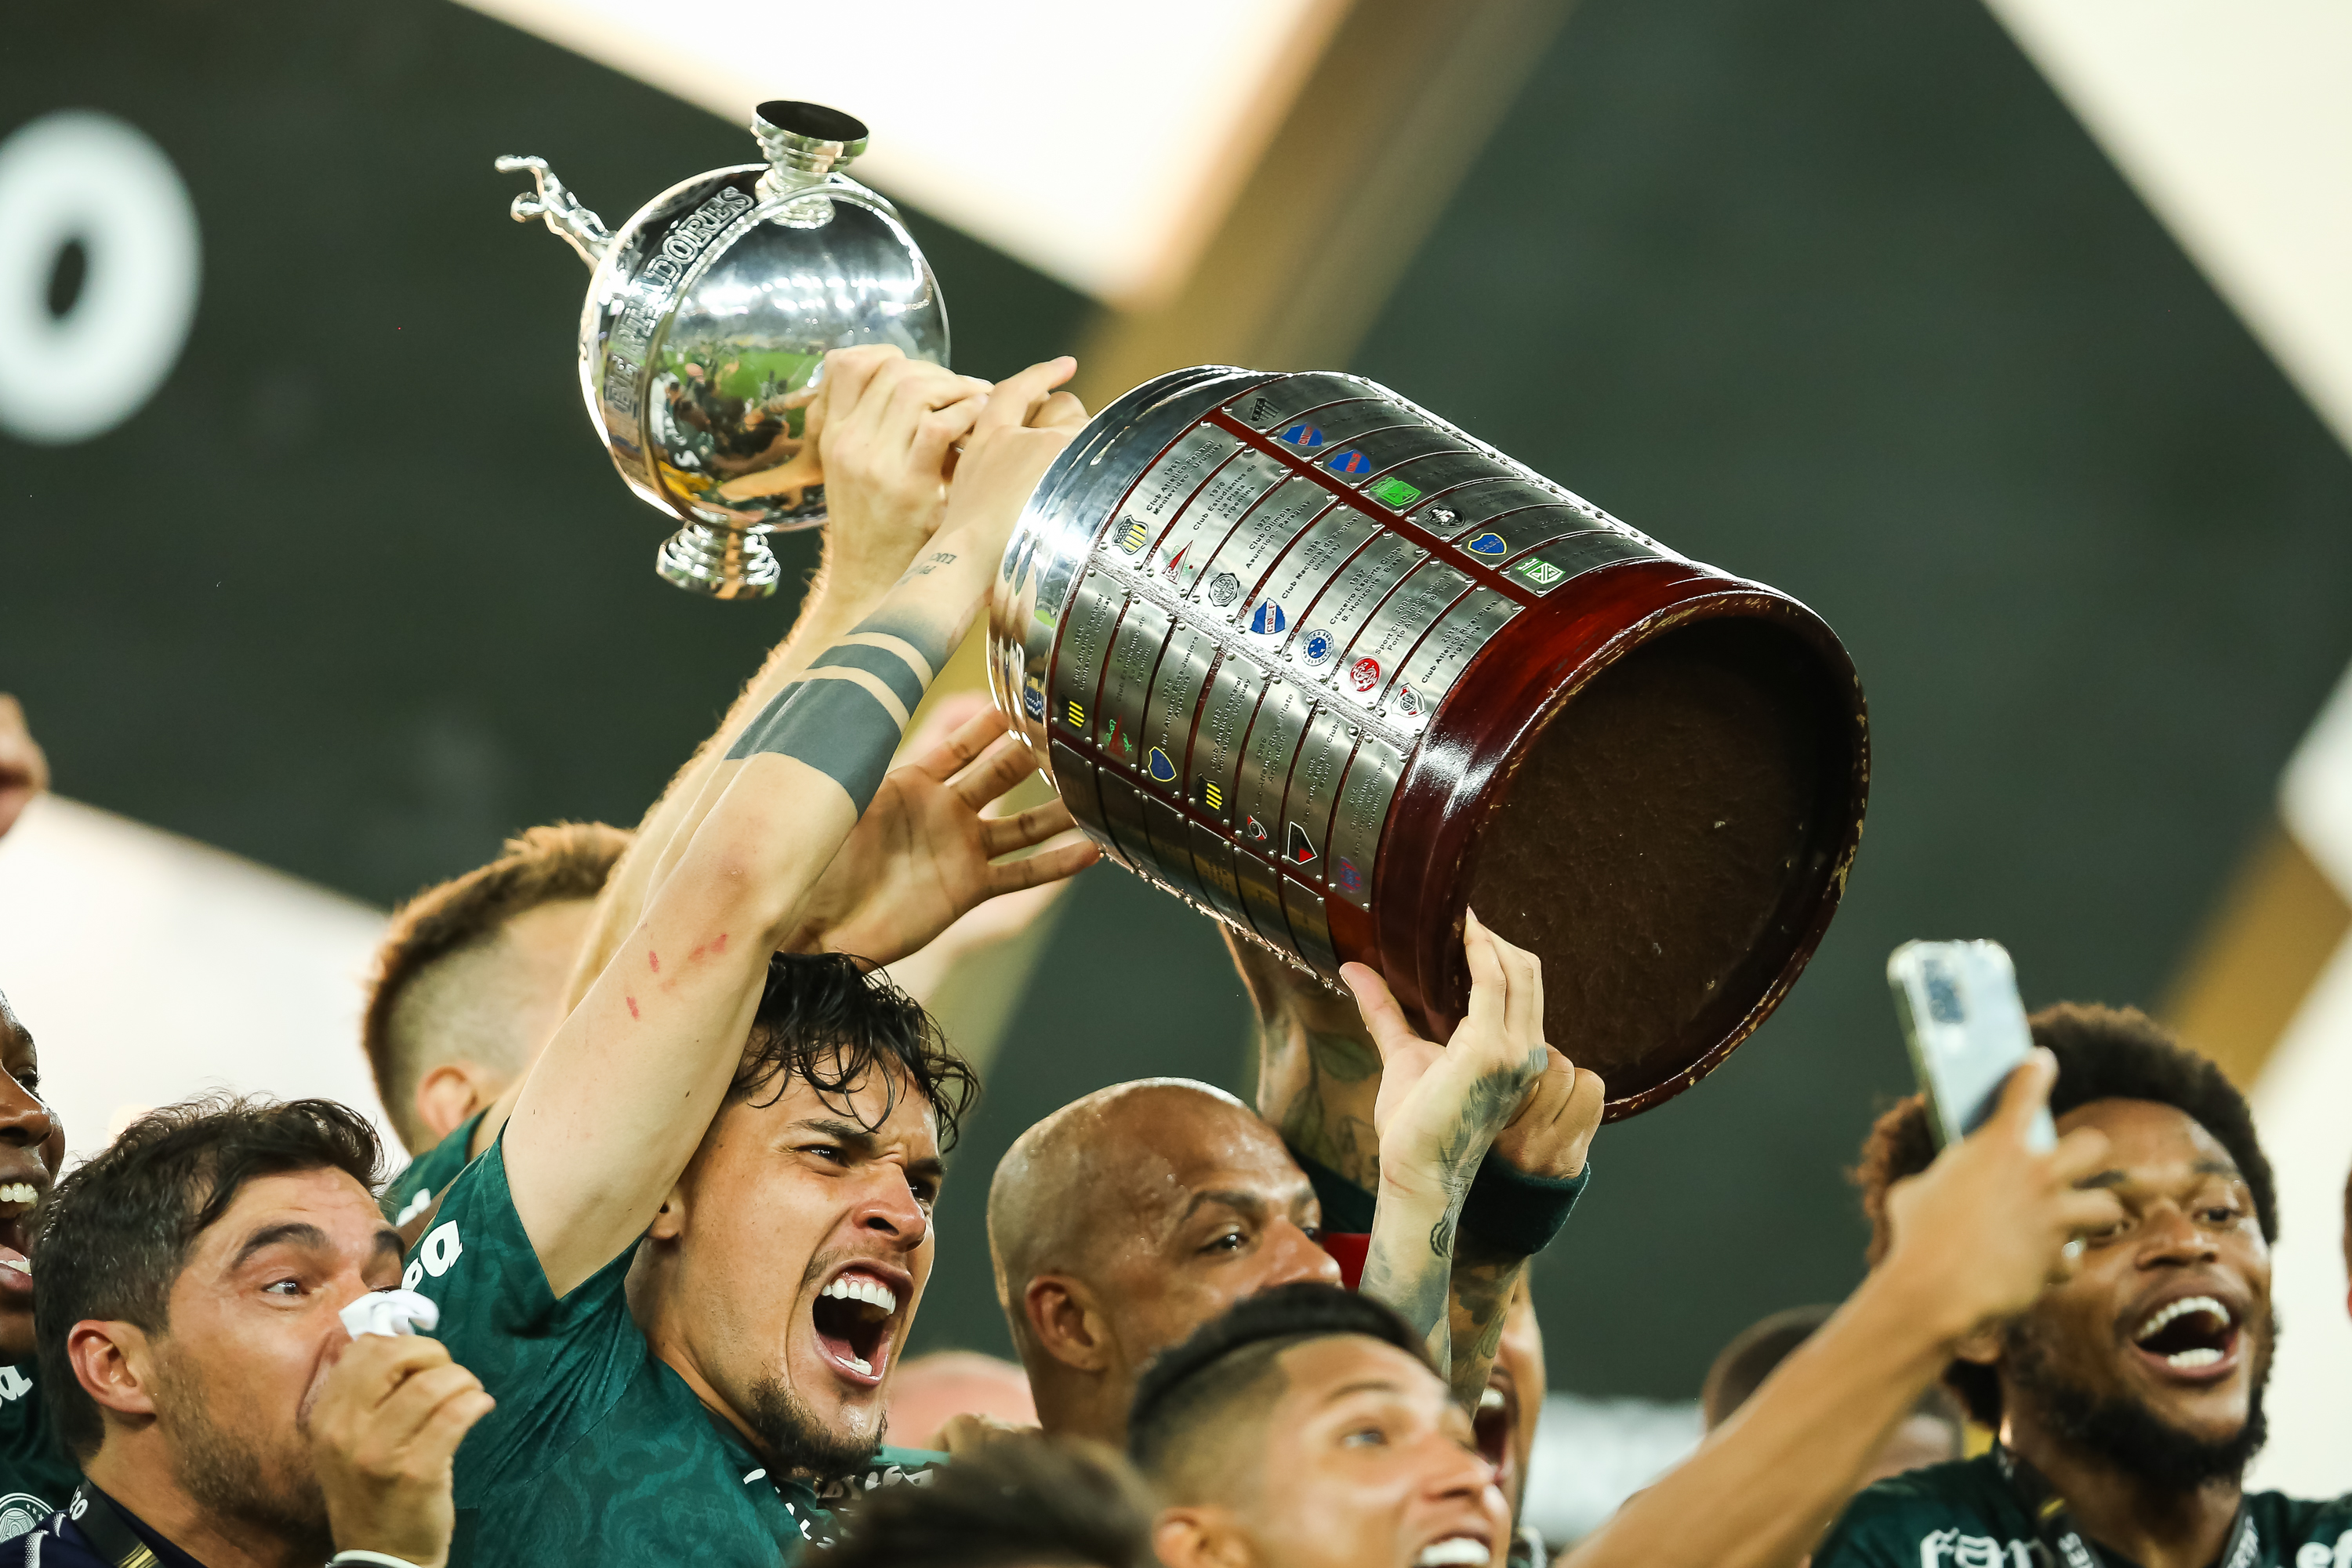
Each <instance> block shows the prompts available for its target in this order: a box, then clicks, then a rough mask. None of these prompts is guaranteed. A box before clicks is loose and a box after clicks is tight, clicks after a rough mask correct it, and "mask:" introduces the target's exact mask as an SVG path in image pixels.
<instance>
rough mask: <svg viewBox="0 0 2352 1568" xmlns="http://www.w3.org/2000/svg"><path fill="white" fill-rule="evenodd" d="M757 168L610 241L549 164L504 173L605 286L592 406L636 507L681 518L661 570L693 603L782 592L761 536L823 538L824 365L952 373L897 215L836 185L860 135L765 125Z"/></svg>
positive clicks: (862, 129) (716, 174) (594, 307)
mask: <svg viewBox="0 0 2352 1568" xmlns="http://www.w3.org/2000/svg"><path fill="white" fill-rule="evenodd" d="M751 132H752V134H753V135H755V136H757V137H758V138H759V141H760V148H761V152H762V153H765V154H766V156H767V162H766V163H749V164H744V165H741V166H740V167H735V168H728V169H718V170H714V171H712V172H711V173H709V174H698V175H697V176H696V177H694V178H693V179H690V180H687V181H684V182H682V183H681V184H676V185H673V186H671V187H670V188H669V189H668V190H667V191H664V192H663V193H662V194H661V195H658V196H656V197H655V198H654V199H653V200H652V201H650V202H648V203H646V205H645V206H644V207H643V208H641V209H640V210H639V211H638V213H637V215H636V216H635V217H633V218H631V219H630V220H629V221H628V222H627V223H625V224H623V225H622V226H621V227H620V228H619V230H618V231H617V232H615V231H613V230H609V229H607V228H606V227H605V226H604V221H603V220H602V219H601V218H599V217H598V216H596V215H595V214H594V213H593V212H591V211H589V210H588V208H586V207H585V206H583V205H581V203H580V200H579V198H578V197H576V196H574V195H572V193H571V191H569V190H568V189H566V188H565V187H564V184H563V182H562V181H561V180H559V179H557V178H556V177H555V174H554V172H553V171H552V170H551V169H550V168H549V167H548V166H547V162H546V160H545V159H543V158H530V157H503V158H500V159H499V161H498V166H499V169H500V170H501V171H502V172H508V173H511V172H514V171H518V170H528V171H530V174H531V177H532V179H533V181H534V182H535V183H536V184H537V187H538V188H537V190H536V191H535V192H532V193H528V194H525V195H520V196H517V197H516V198H515V201H514V206H513V209H512V210H513V213H514V216H515V219H516V221H517V222H527V221H528V220H530V219H531V218H534V217H536V218H542V219H544V220H545V221H546V224H547V226H548V227H549V228H550V229H551V230H552V231H553V232H554V233H556V234H557V235H560V236H561V237H563V238H564V239H565V240H567V241H569V242H570V243H571V246H572V248H573V249H574V250H576V251H578V252H579V253H580V256H581V258H582V259H583V260H584V261H586V262H587V263H588V265H589V266H590V267H591V268H593V269H594V271H593V276H591V277H590V279H589V280H588V299H587V303H586V305H585V307H584V308H583V310H582V311H581V315H580V392H581V395H582V397H583V399H585V401H586V402H587V405H588V417H589V418H590V420H592V421H593V423H594V425H595V426H596V428H597V430H598V431H599V432H600V433H601V434H602V435H603V436H604V444H605V447H606V449H607V450H609V451H610V452H611V453H612V457H613V464H614V467H615V468H619V469H620V470H621V477H622V478H623V479H626V480H627V481H628V483H629V488H630V489H634V490H635V491H636V492H637V494H639V495H640V496H643V497H644V498H645V499H646V501H647V502H649V503H650V504H652V505H653V506H655V507H657V508H659V509H660V510H662V511H664V512H666V513H667V514H669V515H670V516H671V517H673V518H675V519H676V520H677V523H678V527H677V531H675V532H674V533H672V534H671V535H670V536H669V538H668V539H667V540H666V541H664V542H663V543H662V546H661V550H660V552H659V554H658V555H657V557H656V564H655V570H656V572H658V573H659V574H661V575H662V576H663V577H664V578H665V579H667V581H669V582H671V583H675V584H677V585H678V586H679V587H681V588H685V589H687V590H688V591H690V592H693V593H699V594H708V595H711V596H712V597H714V598H720V599H742V598H760V597H764V596H766V595H769V594H772V593H774V592H775V589H776V576H777V568H776V558H775V555H774V554H773V553H772V552H771V551H770V550H769V548H768V543H767V538H766V536H767V534H768V533H769V532H771V531H774V530H779V529H799V528H810V527H814V526H815V525H816V524H818V523H821V522H823V521H824V517H825V507H824V471H823V469H822V468H820V466H819V464H818V460H817V449H816V444H815V443H814V441H812V440H811V439H809V437H808V435H807V430H806V423H805V421H806V416H807V408H808V405H809V402H810V400H811V399H812V398H814V396H815V394H816V386H815V377H816V375H817V374H818V371H819V369H820V367H821V366H822V365H823V363H824V355H825V353H826V351H828V350H831V349H837V348H847V347H849V346H851V345H852V344H856V343H896V344H897V345H898V347H899V348H900V349H901V350H903V351H904V352H905V353H906V354H907V356H908V358H910V359H922V360H929V361H931V362H933V363H938V364H945V363H948V317H947V308H946V306H945V305H943V304H942V303H941V302H940V289H939V282H938V279H935V278H933V277H932V275H931V268H930V264H929V262H927V261H926V260H924V259H923V253H922V251H921V250H920V249H919V248H918V247H916V245H915V241H914V239H913V237H911V236H910V235H908V232H907V226H906V225H905V224H904V223H903V222H901V221H900V219H899V217H898V209H896V208H895V207H893V206H892V205H890V204H889V202H887V200H885V199H884V198H883V197H882V196H880V195H877V193H875V192H874V191H872V190H869V189H868V188H867V187H866V186H865V185H862V184H858V183H857V182H856V180H853V179H851V178H850V177H849V176H848V175H847V174H844V173H843V172H842V171H843V170H844V169H845V168H846V167H847V166H848V164H849V163H850V161H851V160H852V159H854V158H856V156H857V155H858V154H860V153H863V152H865V151H866V126H865V125H864V124H863V123H862V122H861V121H857V120H855V119H853V118H851V117H850V116H848V115H846V114H843V113H841V112H839V111H837V110H831V109H826V108H824V107H823V106H822V105H819V104H814V103H795V102H790V101H783V100H777V101H772V102H768V103H763V104H761V105H760V107H759V110H758V112H757V115H756V117H755V118H754V119H753V120H752V121H751Z"/></svg>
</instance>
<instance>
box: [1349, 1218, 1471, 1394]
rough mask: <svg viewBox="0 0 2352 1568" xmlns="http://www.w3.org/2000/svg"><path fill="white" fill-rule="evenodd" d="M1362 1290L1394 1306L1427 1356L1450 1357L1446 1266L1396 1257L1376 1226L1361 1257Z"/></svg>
mask: <svg viewBox="0 0 2352 1568" xmlns="http://www.w3.org/2000/svg"><path fill="white" fill-rule="evenodd" d="M1362 1289H1363V1293H1364V1294H1365V1295H1367V1296H1370V1297H1371V1298H1372V1299H1373V1300H1376V1301H1379V1302H1381V1303H1382V1304H1384V1305H1386V1306H1388V1307H1390V1308H1392V1309H1394V1310H1395V1311H1396V1313H1397V1315H1398V1316H1399V1317H1401V1318H1402V1319H1403V1320H1404V1321H1406V1322H1407V1323H1409V1324H1411V1325H1412V1331H1413V1332H1414V1333H1417V1334H1419V1335H1420V1336H1421V1337H1422V1343H1423V1345H1424V1346H1425V1347H1426V1348H1427V1349H1428V1351H1429V1354H1430V1359H1431V1361H1432V1362H1433V1363H1435V1364H1437V1365H1439V1366H1444V1365H1445V1364H1446V1363H1447V1362H1448V1361H1449V1360H1450V1359H1451V1358H1452V1350H1451V1348H1450V1344H1449V1341H1450V1338H1451V1336H1450V1334H1449V1332H1448V1329H1449V1324H1448V1321H1447V1312H1446V1301H1445V1268H1444V1265H1442V1264H1441V1265H1438V1266H1436V1267H1434V1268H1433V1267H1430V1266H1429V1265H1428V1264H1427V1263H1425V1262H1423V1261H1422V1260H1420V1259H1402V1260H1401V1259H1399V1258H1395V1257H1394V1256H1393V1254H1392V1253H1391V1250H1390V1249H1388V1248H1385V1247H1382V1246H1381V1238H1380V1235H1379V1231H1378V1226H1375V1233H1374V1237H1373V1241H1372V1247H1371V1250H1370V1252H1369V1253H1368V1254H1366V1256H1365V1258H1364V1280H1363V1287H1362Z"/></svg>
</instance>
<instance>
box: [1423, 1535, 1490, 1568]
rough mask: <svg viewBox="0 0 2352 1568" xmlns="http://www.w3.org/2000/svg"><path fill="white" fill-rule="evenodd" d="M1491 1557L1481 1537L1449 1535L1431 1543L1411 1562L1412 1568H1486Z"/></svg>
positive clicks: (1483, 1538)
mask: <svg viewBox="0 0 2352 1568" xmlns="http://www.w3.org/2000/svg"><path fill="white" fill-rule="evenodd" d="M1492 1555H1493V1551H1492V1549H1491V1548H1490V1547H1489V1546H1488V1545H1487V1544H1486V1539H1485V1537H1483V1536H1476V1535H1449V1536H1447V1537H1446V1538H1445V1539H1444V1540H1443V1541H1433V1542H1430V1543H1429V1544H1428V1545H1426V1546H1424V1547H1423V1548H1422V1549H1421V1555H1420V1556H1418V1557H1416V1558H1414V1559H1413V1560H1412V1568H1486V1562H1487V1559H1488V1558H1489V1557H1491V1556H1492Z"/></svg>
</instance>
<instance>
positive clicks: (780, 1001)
mask: <svg viewBox="0 0 2352 1568" xmlns="http://www.w3.org/2000/svg"><path fill="white" fill-rule="evenodd" d="M877 1067H885V1068H894V1069H896V1071H895V1072H893V1073H890V1074H887V1075H886V1080H885V1081H886V1091H887V1095H888V1099H887V1100H886V1101H885V1105H886V1106H887V1107H895V1106H896V1105H897V1104H898V1077H897V1074H898V1073H903V1074H905V1075H906V1077H907V1079H908V1081H909V1082H911V1083H912V1084H913V1085H914V1087H915V1091H916V1092H917V1093H918V1094H920V1095H921V1096H922V1097H923V1098H924V1099H925V1100H929V1102H930V1105H931V1110H932V1111H933V1112H934V1113H935V1114H936V1115H937V1116H938V1118H939V1123H940V1151H941V1152H946V1151H947V1150H950V1149H952V1148H953V1147H955V1141H956V1133H957V1131H958V1130H959V1128H960V1127H961V1124H962V1119H963V1114H964V1112H965V1111H967V1110H971V1106H972V1103H973V1102H974V1101H975V1100H978V1099H979V1098H980V1075H979V1074H977V1073H975V1072H973V1071H972V1069H971V1063H970V1062H967V1061H965V1060H964V1059H963V1058H962V1057H961V1056H959V1055H957V1054H956V1052H955V1050H954V1048H953V1047H950V1045H949V1044H948V1043H947V1037H945V1036H943V1035H942V1034H940V1026H939V1025H938V1024H936V1023H934V1022H933V1021H932V1019H931V1016H930V1015H929V1014H928V1013H926V1012H924V1011H923V1008H922V1005H921V1004H920V1003H919V1002H917V1001H916V1000H915V999H914V998H913V997H911V996H909V995H908V994H906V993H905V992H903V991H901V990H899V989H898V987H897V986H896V985H893V984H890V980H889V977H888V976H887V975H886V974H883V973H880V972H879V971H877V972H876V973H872V974H868V973H865V972H864V971H863V970H861V969H859V968H858V966H857V961H856V959H853V958H849V957H846V956H845V955H843V954H840V953H832V952H827V953H806V952H780V953H777V954H776V955H775V956H774V957H772V958H771V959H770V960H769V961H768V980H767V984H766V985H765V986H764V987H763V988H762V989H761V993H760V1007H759V1011H758V1012H757V1013H755V1014H754V1015H753V1016H752V1018H751V1038H750V1040H749V1041H748V1042H747V1043H746V1044H745V1046H744V1048H743V1061H742V1064H741V1065H740V1067H738V1068H736V1069H735V1079H734V1081H733V1082H732V1083H731V1084H730V1085H729V1086H728V1094H729V1097H730V1098H731V1099H736V1100H754V1101H755V1102H757V1103H759V1104H761V1105H772V1104H774V1103H775V1101H776V1100H777V1098H778V1097H780V1096H781V1095H782V1093H783V1092H784V1090H785V1089H786V1088H787V1087H788V1086H789V1085H790V1084H791V1083H792V1081H793V1079H800V1080H801V1081H802V1082H803V1083H805V1084H807V1085H808V1086H809V1087H810V1088H811V1089H815V1090H816V1092H817V1094H818V1095H819V1096H820V1097H821V1098H822V1099H824V1100H825V1101H826V1102H827V1103H829V1104H832V1105H835V1107H844V1106H845V1105H846V1103H847V1100H848V1096H849V1094H850V1092H851V1091H852V1090H854V1089H856V1088H857V1087H858V1086H859V1085H861V1084H863V1083H865V1082H866V1079H867V1078H868V1076H869V1075H870V1074H872V1073H873V1071H874V1069H875V1068H877ZM771 1091H772V1092H771ZM763 1094H764V1095H766V1096H767V1098H766V1099H765V1100H760V1099H759V1098H758V1097H760V1096H761V1095H763ZM884 1114H885V1115H886V1116H887V1114H888V1110H887V1109H886V1110H885V1111H884Z"/></svg>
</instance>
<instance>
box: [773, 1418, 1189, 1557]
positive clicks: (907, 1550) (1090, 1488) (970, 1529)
mask: <svg viewBox="0 0 2352 1568" xmlns="http://www.w3.org/2000/svg"><path fill="white" fill-rule="evenodd" d="M1151 1512H1152V1510H1151V1500H1150V1495H1149V1494H1148V1493H1146V1492H1145V1490H1144V1489H1143V1486H1142V1483H1141V1482H1139V1480H1137V1479H1136V1477H1135V1472H1134V1471H1133V1470H1131V1469H1129V1468H1128V1466H1127V1462H1126V1461H1125V1460H1123V1459H1121V1458H1119V1457H1118V1455H1117V1454H1115V1453H1113V1452H1112V1451H1111V1450H1110V1449H1108V1448H1106V1447H1102V1445H1100V1444H1098V1443H1090V1442H1087V1441H1086V1440H1085V1439H1083V1438H1056V1437H1021V1438H1013V1439H1008V1440H1006V1441H1003V1442H1000V1443H994V1444H992V1445H990V1446H989V1447H986V1448H984V1449H982V1451H981V1453H980V1454H979V1455H978V1456H977V1457H976V1458H970V1459H959V1460H957V1461H956V1462H955V1463H954V1464H952V1465H950V1466H948V1467H946V1468H943V1469H939V1470H934V1471H932V1472H931V1473H930V1474H929V1475H928V1476H926V1477H924V1478H923V1484H921V1485H919V1486H909V1485H900V1486H893V1487H885V1488H883V1489H881V1490H879V1491H874V1492H868V1493H866V1495H865V1496H864V1497H863V1498H862V1499H861V1500H858V1501H857V1502H855V1503H853V1504H851V1505H850V1507H849V1510H848V1511H847V1512H846V1514H845V1518H844V1521H843V1533H842V1538H841V1539H840V1540H839V1541H838V1542H835V1544H833V1545H831V1546H828V1547H825V1548H823V1549H821V1550H819V1551H817V1552H813V1553H811V1554H810V1556H809V1557H808V1559H807V1562H808V1563H809V1568H1031V1565H1032V1564H1035V1565H1037V1568H1044V1565H1045V1564H1052V1565H1053V1568H1159V1559H1158V1558H1157V1557H1155V1556H1153V1555H1152V1552H1151Z"/></svg>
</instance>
